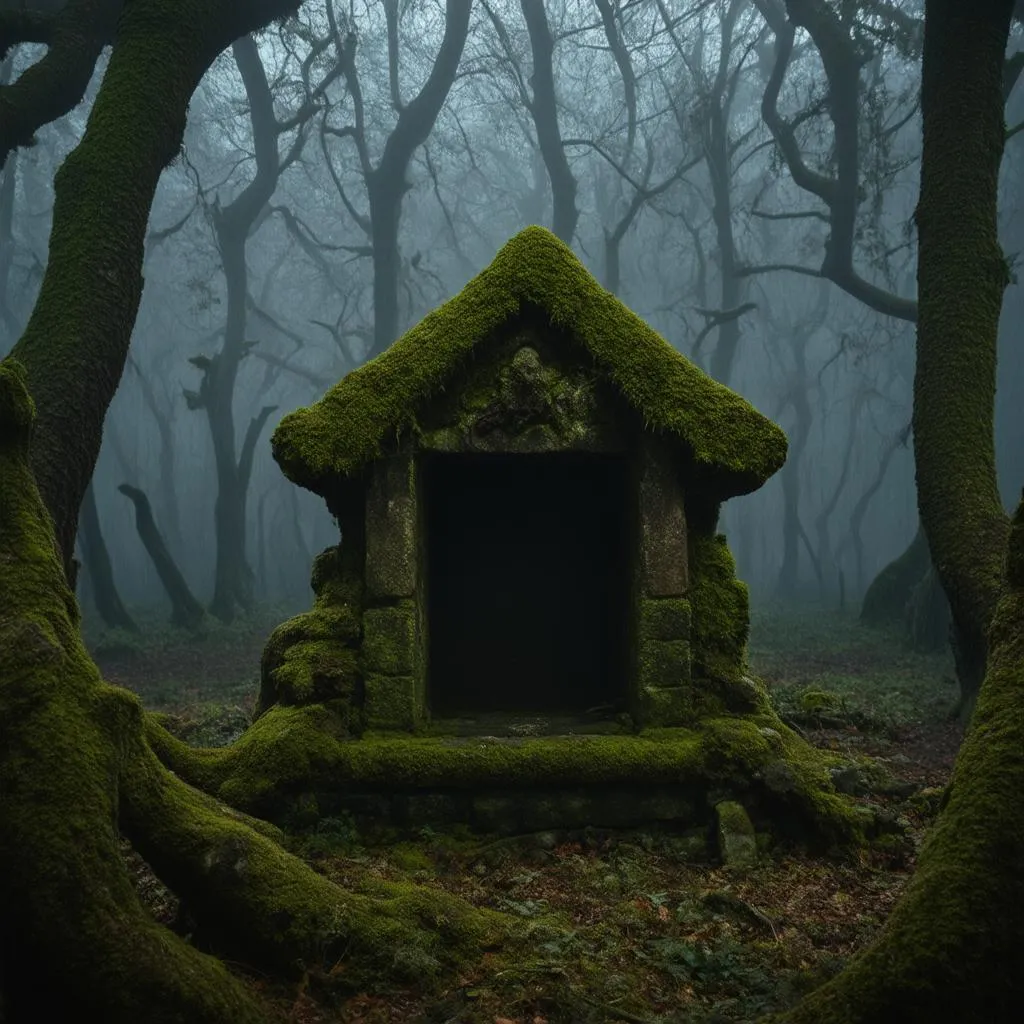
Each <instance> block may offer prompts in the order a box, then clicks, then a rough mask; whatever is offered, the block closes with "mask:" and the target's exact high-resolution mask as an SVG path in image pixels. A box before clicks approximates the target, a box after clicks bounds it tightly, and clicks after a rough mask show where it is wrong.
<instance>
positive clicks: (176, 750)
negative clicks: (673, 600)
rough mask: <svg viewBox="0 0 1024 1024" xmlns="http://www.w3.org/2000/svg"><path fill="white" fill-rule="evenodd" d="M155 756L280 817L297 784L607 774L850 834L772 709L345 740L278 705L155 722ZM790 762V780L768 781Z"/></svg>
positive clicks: (839, 807)
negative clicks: (226, 740) (180, 731)
mask: <svg viewBox="0 0 1024 1024" xmlns="http://www.w3.org/2000/svg"><path fill="white" fill-rule="evenodd" d="M150 729H151V731H152V733H153V735H152V736H151V738H150V742H151V744H153V745H154V746H155V747H156V748H157V749H158V751H159V753H160V757H161V760H163V761H164V762H165V763H166V764H167V765H168V766H169V767H171V768H173V769H174V771H175V772H176V773H177V774H178V775H179V776H181V777H182V778H184V779H186V780H187V781H190V782H192V783H194V784H196V785H200V786H201V787H202V788H204V789H206V790H207V791H209V792H211V793H214V794H215V795H217V796H218V797H220V798H221V799H223V800H225V801H227V802H228V803H230V804H232V805H233V806H235V807H238V808H239V809H241V810H244V811H247V812H249V813H253V814H259V815H263V816H267V817H270V818H272V819H275V820H280V816H281V815H283V814H286V813H288V812H289V811H290V810H291V809H292V808H293V806H294V800H295V796H296V794H299V793H306V792H311V791H315V792H317V793H320V794H324V795H326V794H334V795H335V796H337V797H343V796H344V795H345V794H346V793H350V792H353V791H356V790H360V789H362V790H368V791H372V792H377V791H379V790H385V791H388V792H394V791H396V790H402V789H410V790H420V791H422V792H424V793H427V792H431V791H439V790H440V791H449V792H451V791H464V792H474V791H477V792H481V793H482V792H483V791H484V790H486V789H488V788H492V789H517V788H531V787H537V786H544V785H548V786H554V787H559V788H572V787H574V786H591V785H593V786H597V787H607V786H608V785H611V784H626V783H628V784H629V785H645V784H650V785H669V786H673V785H678V786H680V787H696V788H697V789H698V790H700V789H702V788H703V789H709V788H711V787H720V788H721V787H724V788H725V789H726V790H732V789H735V791H737V792H751V791H753V792H756V793H758V794H759V795H760V796H759V799H760V800H761V801H762V802H763V803H764V806H765V807H766V808H768V809H770V810H772V811H773V812H774V811H778V812H779V813H780V814H781V815H783V816H787V817H788V818H790V819H792V820H793V821H795V822H798V823H802V827H803V828H804V829H805V831H806V832H807V833H808V834H811V835H816V836H817V837H818V839H819V841H821V842H824V843H825V844H828V843H837V844H849V843H850V842H854V841H856V836H857V831H858V830H857V825H856V823H855V819H854V817H853V815H852V813H851V812H850V810H849V808H848V807H847V805H846V804H845V803H844V801H843V800H841V799H840V798H839V797H838V796H836V794H835V793H834V792H833V790H832V785H831V781H830V778H829V776H828V770H827V769H828V765H827V763H826V761H825V759H824V758H823V757H822V756H821V755H820V754H819V752H818V751H816V750H814V748H812V747H809V746H807V744H805V743H803V742H802V741H801V740H800V739H799V737H797V736H796V735H795V734H793V733H792V732H790V730H788V729H787V728H786V727H785V726H784V725H782V723H781V722H780V721H779V720H778V719H777V718H775V717H774V716H771V715H758V716H754V717H751V718H712V719H707V720H703V721H702V722H701V725H700V728H699V729H692V730H691V729H678V728H673V729H651V730H649V731H648V732H646V733H644V734H643V735H641V736H575V737H565V736H559V737H540V738H535V739H528V740H496V739H486V738H481V737H471V738H466V739H461V740H460V739H455V738H451V737H403V736H394V737H365V736H364V738H362V739H360V740H349V741H346V740H344V739H343V738H342V736H341V735H340V731H339V729H338V727H337V724H336V723H335V722H334V721H333V720H332V717H331V712H330V709H329V708H320V707H316V706H311V707H304V708H286V707H275V708H273V709H272V710H271V711H269V712H268V713H267V714H265V715H264V716H263V717H262V718H260V719H259V720H258V721H257V722H255V723H254V724H253V725H252V727H251V728H250V729H249V730H248V731H247V732H246V733H245V734H244V735H243V736H242V737H241V738H240V739H239V740H238V741H237V742H236V743H235V744H234V745H233V746H231V747H228V748H223V749H217V750H194V749H191V748H189V747H187V746H186V745H185V744H183V743H181V742H180V741H177V740H175V739H174V738H173V737H170V736H168V735H167V734H166V733H164V732H163V730H161V729H159V727H158V726H157V725H156V724H155V723H152V722H151V724H150ZM776 763H783V764H785V766H786V785H785V786H782V787H778V786H776V787H774V788H773V786H772V785H770V780H771V768H772V766H773V765H774V764H776Z"/></svg>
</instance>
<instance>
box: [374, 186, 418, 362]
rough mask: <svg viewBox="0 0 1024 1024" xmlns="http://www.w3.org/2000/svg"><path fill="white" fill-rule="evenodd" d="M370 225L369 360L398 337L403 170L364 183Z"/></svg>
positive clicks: (399, 321)
mask: <svg viewBox="0 0 1024 1024" xmlns="http://www.w3.org/2000/svg"><path fill="white" fill-rule="evenodd" d="M366 188H367V193H368V195H369V199H370V223H371V224H372V225H373V348H372V349H371V350H370V352H369V358H373V357H374V356H378V355H380V353H381V352H383V351H384V350H385V349H387V347H388V346H389V345H390V344H391V342H393V341H394V340H395V338H397V337H398V330H399V325H400V324H401V318H400V316H399V312H398V271H399V268H400V265H401V254H400V252H399V249H398V227H399V224H400V222H401V219H402V197H403V196H404V194H405V192H406V191H407V189H408V186H407V185H406V184H405V168H404V167H403V168H402V172H401V174H400V175H399V177H398V178H397V180H396V179H394V178H393V177H392V176H389V175H386V174H384V173H383V172H382V171H381V170H376V171H374V172H373V173H372V174H371V176H370V178H369V180H368V181H367V183H366Z"/></svg>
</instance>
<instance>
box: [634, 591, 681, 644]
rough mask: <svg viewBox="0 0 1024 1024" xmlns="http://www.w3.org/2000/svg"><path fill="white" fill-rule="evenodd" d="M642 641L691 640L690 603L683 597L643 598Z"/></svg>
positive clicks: (641, 602)
mask: <svg viewBox="0 0 1024 1024" xmlns="http://www.w3.org/2000/svg"><path fill="white" fill-rule="evenodd" d="M639 606H640V626H639V635H640V640H641V641H643V640H689V638H690V615H691V611H690V602H689V601H687V600H686V598H683V597H656V598H641V599H640V602H639Z"/></svg>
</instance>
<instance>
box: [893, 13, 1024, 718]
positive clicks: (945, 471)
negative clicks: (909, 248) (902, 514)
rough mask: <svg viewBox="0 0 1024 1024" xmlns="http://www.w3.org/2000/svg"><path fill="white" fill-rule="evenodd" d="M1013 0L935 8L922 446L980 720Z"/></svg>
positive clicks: (918, 409)
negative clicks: (999, 204)
mask: <svg viewBox="0 0 1024 1024" xmlns="http://www.w3.org/2000/svg"><path fill="white" fill-rule="evenodd" d="M1013 6H1014V5H1013V3H1012V0H978V2H974V3H969V4H965V3H958V2H957V0H931V2H929V3H928V4H927V5H926V15H925V26H926V27H925V41H924V59H923V68H922V86H921V112H922V119H923V131H924V143H923V150H922V158H921V195H920V199H919V201H918V206H917V213H916V220H917V227H918V233H919V236H920V250H919V258H918V272H917V276H918V303H919V313H918V328H917V367H916V372H915V376H914V419H913V424H914V457H915V460H916V467H917V494H918V507H919V509H920V513H921V526H922V528H923V529H924V533H925V535H926V536H927V538H928V548H929V550H930V552H931V558H932V562H933V564H934V566H935V570H936V572H937V573H938V575H939V579H940V580H941V581H942V588H943V590H945V592H946V596H947V597H948V598H949V604H950V610H951V612H952V619H953V637H954V645H953V647H954V650H953V653H954V656H955V659H956V667H957V676H958V679H959V682H960V689H961V716H962V717H963V718H964V719H966V718H967V717H968V716H969V715H970V710H971V707H972V706H973V703H974V700H975V698H976V696H977V693H978V688H979V686H980V684H981V680H982V677H983V675H984V672H985V658H986V639H985V633H986V630H987V629H988V625H989V622H990V621H991V619H992V615H993V612H994V611H995V607H996V603H997V601H998V599H999V594H1000V590H1001V586H1002V566H1003V557H1004V552H1005V550H1006V536H1007V530H1008V520H1007V516H1006V513H1005V511H1004V509H1003V505H1002V502H1001V500H1000V497H999V489H998V486H997V483H996V462H995V441H994V427H993V422H994V407H995V389H996V337H997V334H998V329H999V314H1000V310H1001V307H1002V300H1003V291H1004V289H1005V288H1006V285H1007V283H1008V281H1009V274H1008V268H1007V263H1006V259H1005V257H1004V255H1003V252H1002V250H1001V248H1000V246H999V240H998V235H997V221H996V201H997V190H998V182H999V165H1000V162H1001V160H1002V155H1003V143H1004V140H1005V125H1004V121H1003V60H1004V54H1005V51H1006V42H1007V37H1008V35H1009V25H1010V16H1011V12H1012V10H1013Z"/></svg>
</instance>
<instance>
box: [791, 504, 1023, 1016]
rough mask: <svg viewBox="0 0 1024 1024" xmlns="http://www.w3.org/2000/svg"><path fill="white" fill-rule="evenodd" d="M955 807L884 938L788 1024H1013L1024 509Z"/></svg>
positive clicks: (1019, 901) (1019, 964)
mask: <svg viewBox="0 0 1024 1024" xmlns="http://www.w3.org/2000/svg"><path fill="white" fill-rule="evenodd" d="M1007 565H1008V576H1009V588H1008V590H1007V592H1006V594H1005V596H1004V597H1003V599H1002V600H1001V602H1000V604H999V606H998V608H997V611H996V615H995V619H994V621H993V624H992V627H991V630H990V634H989V642H990V657H989V665H988V672H987V674H986V676H985V682H984V685H983V686H982V689H981V694H980V697H979V699H978V705H977V708H976V709H975V713H974V719H973V721H972V724H971V728H970V731H969V733H968V735H967V737H966V739H965V740H964V744H963V747H962V748H961V750H960V754H959V756H958V758H957V762H956V767H955V769H954V772H953V781H952V784H951V786H950V789H949V798H948V803H947V805H946V807H945V809H944V810H943V812H942V814H941V815H940V817H939V820H938V822H937V824H936V826H935V829H934V831H933V832H932V833H931V835H930V836H929V837H928V841H927V842H926V844H925V846H924V849H922V851H921V856H920V859H919V861H918V868H917V871H916V872H915V874H914V877H913V878H912V879H911V881H910V884H909V885H908V886H907V890H906V893H905V894H904V895H903V897H902V899H901V900H900V901H899V903H898V904H897V905H896V908H895V909H894V911H893V913H892V915H891V917H890V918H889V920H888V922H887V923H886V926H885V928H884V930H883V932H882V934H881V936H880V937H879V939H878V941H877V942H875V943H874V945H872V946H871V947H870V948H869V949H868V950H867V951H866V952H865V953H864V954H863V955H862V956H860V957H858V958H857V959H856V960H855V961H854V962H853V964H851V966H850V967H849V968H848V969H847V970H845V971H844V972H843V973H842V974H840V975H839V976H838V977H837V978H836V979H835V980H833V981H832V982H830V983H829V984H828V985H826V986H824V987H823V988H821V989H819V990H818V991H817V992H815V993H813V994H812V995H811V996H810V997H809V998H807V999H806V1000H804V1001H803V1002H802V1003H801V1004H800V1005H799V1006H798V1007H797V1008H796V1009H795V1010H794V1011H792V1012H791V1013H789V1014H786V1015H784V1016H783V1017H781V1018H779V1019H778V1020H779V1024H782V1022H785V1024H820V1022H822V1021H828V1022H829V1024H869V1022H870V1024H879V1022H882V1024H884V1022H886V1021H900V1022H901V1024H914V1022H918V1021H920V1022H922V1024H923V1022H931V1021H936V1020H955V1021H959V1022H961V1024H972V1022H977V1024H982V1022H984V1024H990V1022H995V1021H1009V1020H1016V1019H1017V1018H1018V1016H1019V1014H1020V1006H1021V1000H1022V998H1024V915H1022V914H1021V912H1020V908H1021V907H1024V872H1022V871H1021V851H1022V850H1024V502H1022V503H1021V505H1020V507H1018V509H1017V514H1016V516H1015V518H1014V525H1013V529H1012V532H1011V535H1010V545H1009V557H1008V560H1007Z"/></svg>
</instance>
